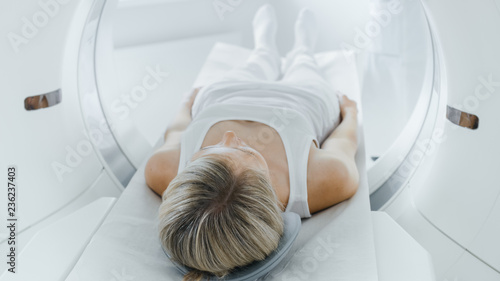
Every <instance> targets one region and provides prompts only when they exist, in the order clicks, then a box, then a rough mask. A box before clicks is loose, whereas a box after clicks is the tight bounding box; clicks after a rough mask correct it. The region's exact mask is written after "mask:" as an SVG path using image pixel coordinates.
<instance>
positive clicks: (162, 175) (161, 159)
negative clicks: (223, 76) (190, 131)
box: [144, 88, 199, 196]
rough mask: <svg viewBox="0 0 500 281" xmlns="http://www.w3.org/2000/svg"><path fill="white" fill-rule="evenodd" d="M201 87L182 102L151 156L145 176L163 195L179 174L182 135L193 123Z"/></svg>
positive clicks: (154, 188) (156, 191)
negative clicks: (193, 107) (195, 101)
mask: <svg viewBox="0 0 500 281" xmlns="http://www.w3.org/2000/svg"><path fill="white" fill-rule="evenodd" d="M198 91H199V88H197V89H194V90H193V92H192V93H191V96H190V97H189V99H188V100H187V101H186V102H184V103H183V104H182V107H181V109H180V110H179V113H178V114H177V116H176V117H175V118H174V121H173V122H172V123H170V125H169V126H168V128H167V130H166V132H165V136H164V140H165V143H164V144H163V145H162V146H161V147H160V148H158V150H156V152H155V153H154V154H153V156H151V158H149V160H148V163H147V164H146V168H145V170H144V176H145V178H146V183H147V185H148V186H149V187H150V188H151V189H152V190H153V191H154V192H155V193H156V194H158V195H160V196H161V195H162V194H163V192H164V191H165V190H166V189H167V187H168V185H169V184H170V182H171V181H172V179H174V178H175V176H177V170H178V168H179V159H180V148H181V145H180V142H181V136H182V134H183V133H184V131H185V130H186V128H187V127H188V126H189V124H190V123H191V108H192V106H193V103H194V99H195V98H196V95H197V94H198Z"/></svg>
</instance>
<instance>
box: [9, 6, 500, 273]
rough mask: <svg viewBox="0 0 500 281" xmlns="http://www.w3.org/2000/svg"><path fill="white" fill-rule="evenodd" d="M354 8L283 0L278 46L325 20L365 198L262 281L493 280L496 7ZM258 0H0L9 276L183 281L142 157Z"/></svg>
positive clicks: (244, 44)
mask: <svg viewBox="0 0 500 281" xmlns="http://www.w3.org/2000/svg"><path fill="white" fill-rule="evenodd" d="M348 2H352V1H341V0H336V1H320V0H317V1H307V2H306V1H299V0H296V1H284V0H282V1H278V0H275V1H272V3H273V5H275V6H277V7H278V19H279V21H280V24H281V25H280V26H281V29H280V31H279V32H280V34H281V35H279V37H278V41H279V43H278V44H279V48H280V49H281V51H285V50H286V48H285V47H286V44H289V41H290V40H291V39H290V38H292V37H291V31H286V28H284V27H286V26H291V22H292V20H293V18H294V17H295V14H296V12H297V11H298V9H300V8H301V7H302V6H310V7H311V9H313V10H315V11H316V12H317V13H318V17H319V19H320V24H321V26H322V27H321V30H320V32H321V33H322V34H328V36H324V37H323V38H321V39H320V41H319V42H318V49H319V52H318V54H317V60H318V63H319V64H320V66H321V67H322V68H323V70H324V71H325V73H326V75H327V76H328V77H332V79H333V80H334V81H333V84H335V85H337V87H338V89H339V90H341V91H343V92H345V93H347V94H350V93H353V95H354V97H355V98H357V100H358V103H359V104H360V106H361V107H362V109H363V110H362V115H363V116H362V118H361V120H362V122H361V123H362V126H361V127H360V134H362V135H363V134H364V138H363V137H361V139H362V140H361V146H360V151H359V152H358V155H357V163H358V168H359V169H360V172H361V185H360V189H359V191H358V193H357V194H356V195H355V197H353V198H352V199H350V200H348V201H346V202H343V203H341V204H338V205H337V206H334V207H333V208H330V209H328V210H326V211H323V212H321V213H319V214H317V215H315V216H313V218H311V219H307V220H303V221H302V228H301V232H300V234H299V236H298V238H297V241H296V242H295V246H294V247H295V248H294V249H292V251H290V252H289V254H288V256H286V257H285V258H284V259H283V261H282V262H281V263H280V264H279V265H277V266H276V268H275V269H274V270H273V271H271V274H268V275H266V276H265V277H264V279H265V280H381V281H384V280H440V281H441V280H449V281H455V280H456V281H462V280H500V197H499V195H500V173H499V171H500V161H499V159H498V158H499V157H500V146H499V145H498V143H500V126H499V125H500V119H499V116H498V107H499V106H500V52H498V50H500V37H499V36H498V35H499V34H500V1H499V0H480V1H470V0H464V1H450V0H422V1H417V0H401V1H396V0H392V1H385V0H380V1H375V0H373V1H368V0H366V1H359V2H356V3H348ZM263 3H266V1H252V3H250V1H243V0H227V1H224V0H215V1H201V0H147V1H138V0H122V1H115V0H107V1H105V0H89V1H83V0H39V1H31V0H30V1H7V0H3V1H2V2H0V15H1V16H0V29H1V33H0V34H2V36H4V37H3V40H2V41H1V42H0V50H1V52H0V56H1V60H0V62H1V64H0V70H1V73H0V81H1V83H0V89H1V96H2V99H3V100H2V102H1V103H0V108H1V111H0V112H1V116H2V118H1V121H0V122H1V123H0V125H1V127H0V129H1V136H2V137H1V144H2V145H1V150H0V151H1V155H0V159H1V162H2V165H1V167H2V169H4V170H3V172H2V174H3V177H4V178H3V179H2V182H4V192H3V193H2V194H3V195H2V196H0V198H1V200H0V210H1V213H0V214H1V215H0V217H1V218H5V222H4V223H5V226H6V227H2V228H1V229H2V230H1V232H0V234H1V236H0V239H1V240H0V241H1V248H0V249H1V251H0V253H2V256H3V258H4V259H5V261H4V262H2V263H0V264H2V267H1V268H0V269H2V271H3V275H2V276H1V278H0V279H1V280H117V281H120V280H180V278H181V275H180V274H179V273H178V272H177V271H176V270H175V266H174V265H172V264H171V263H170V262H169V261H168V259H167V258H165V256H164V255H163V253H162V251H161V247H160V246H159V243H158V241H157V240H156V239H157V238H156V236H155V235H156V232H155V228H154V226H155V221H154V220H155V216H156V213H155V212H156V210H157V207H158V205H159V200H160V199H159V197H157V196H156V195H154V194H153V193H152V192H151V191H150V190H149V189H147V187H146V185H145V182H144V179H143V169H144V162H145V160H147V158H148V156H149V155H150V154H151V153H152V151H153V149H154V148H155V147H157V146H158V145H159V144H161V136H162V134H163V132H164V130H165V128H166V126H167V124H168V121H169V120H170V119H171V118H173V116H174V114H175V108H176V107H177V106H178V104H179V103H180V102H181V100H182V98H183V95H182V93H183V92H186V91H189V89H190V88H192V87H194V86H200V85H203V84H206V83H208V82H210V81H211V80H212V79H216V77H217V74H218V73H222V72H223V71H227V70H228V69H230V68H231V67H232V66H234V65H236V64H238V63H242V62H243V61H244V59H245V57H246V56H248V52H249V50H248V48H251V47H252V46H251V29H250V24H249V23H250V22H251V17H252V15H253V13H254V12H255V10H256V9H257V8H258V7H259V6H260V5H262V4H263ZM410 35H411V36H410ZM401 36H403V37H405V38H406V39H407V40H406V41H404V42H400V41H401V40H399V38H400V37H401ZM285 43H286V44H285ZM238 46H239V47H238ZM200 69H201V70H200ZM398 75H399V76H398ZM356 93H357V95H356ZM387 93H390V94H391V95H392V96H390V95H388V96H384V94H385V95H387ZM44 97H45V101H46V104H45V105H44V106H43V107H41V108H38V109H36V108H33V107H30V106H27V105H26V104H27V101H29V99H33V98H36V99H37V102H38V103H39V104H41V103H42V101H43V100H44ZM383 105H386V107H385V108H384V107H381V106H383ZM389 125H391V126H393V127H390V126H389ZM384 130H385V131H384ZM384 138H388V140H387V141H384V142H382V143H381V144H380V143H377V141H378V140H380V139H384ZM8 168H15V171H16V173H15V184H16V189H15V196H14V197H13V196H12V195H8V190H7V189H8V187H11V186H9V185H8V182H9V178H8V177H9V173H8V172H9V170H8ZM9 192H10V191H9ZM8 203H15V213H14V215H13V216H10V217H9V214H10V213H9V212H10V211H9V210H8V206H13V205H8ZM9 218H10V219H12V218H14V219H17V220H16V221H15V227H12V228H9V226H10V225H11V223H12V222H13V221H12V220H11V221H9V220H8V219H9ZM12 241H15V244H12ZM12 257H14V259H13V258H12ZM12 268H14V269H12ZM9 269H11V271H16V273H15V274H14V273H12V272H11V271H9Z"/></svg>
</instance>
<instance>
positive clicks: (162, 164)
mask: <svg viewBox="0 0 500 281" xmlns="http://www.w3.org/2000/svg"><path fill="white" fill-rule="evenodd" d="M179 158H180V146H164V147H161V148H160V149H159V150H157V151H156V152H155V153H154V154H153V155H152V156H151V158H149V160H148V163H147V164H146V168H145V170H144V176H145V178H146V183H147V185H148V186H149V188H151V189H152V190H153V191H154V192H156V194H158V195H160V196H161V195H162V194H163V192H164V191H165V190H166V189H167V186H168V185H169V184H170V182H171V181H172V180H173V179H174V178H175V176H177V170H178V169H179Z"/></svg>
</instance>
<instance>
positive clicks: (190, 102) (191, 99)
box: [184, 87, 201, 115]
mask: <svg viewBox="0 0 500 281" xmlns="http://www.w3.org/2000/svg"><path fill="white" fill-rule="evenodd" d="M200 90H201V87H198V88H194V89H193V91H192V92H191V94H190V95H189V97H188V98H187V100H186V101H185V103H184V105H185V106H186V107H187V108H188V109H189V113H190V114H189V115H192V114H191V113H192V109H193V104H194V100H195V99H196V96H197V95H198V92H199V91H200Z"/></svg>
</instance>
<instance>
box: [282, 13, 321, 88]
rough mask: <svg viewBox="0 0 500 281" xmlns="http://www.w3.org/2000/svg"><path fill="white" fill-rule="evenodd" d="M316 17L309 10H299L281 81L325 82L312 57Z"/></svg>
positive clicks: (295, 82) (315, 37) (315, 36)
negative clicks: (292, 41) (291, 45)
mask: <svg viewBox="0 0 500 281" xmlns="http://www.w3.org/2000/svg"><path fill="white" fill-rule="evenodd" d="M317 30H318V29H317V25H316V18H315V16H314V14H313V13H312V11H311V10H309V9H303V10H302V11H300V13H299V16H298V18H297V21H296V22H295V44H294V47H293V49H292V50H291V51H290V52H289V53H288V54H287V56H286V65H285V71H284V76H283V79H282V81H284V82H286V83H291V84H300V85H302V84H306V85H314V84H325V83H326V80H325V79H324V77H323V73H322V72H321V70H320V69H319V67H318V64H317V63H316V60H315V59H314V56H313V55H314V46H315V44H316V39H317V36H318V34H317V32H318V31H317Z"/></svg>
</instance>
